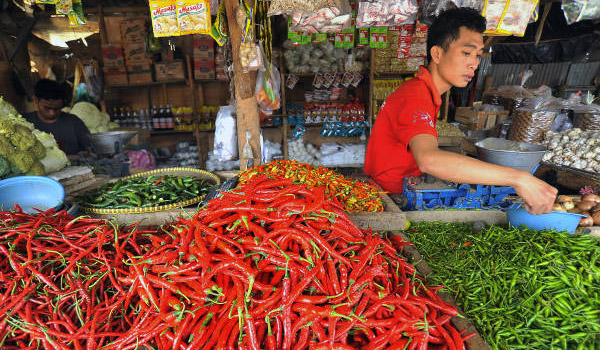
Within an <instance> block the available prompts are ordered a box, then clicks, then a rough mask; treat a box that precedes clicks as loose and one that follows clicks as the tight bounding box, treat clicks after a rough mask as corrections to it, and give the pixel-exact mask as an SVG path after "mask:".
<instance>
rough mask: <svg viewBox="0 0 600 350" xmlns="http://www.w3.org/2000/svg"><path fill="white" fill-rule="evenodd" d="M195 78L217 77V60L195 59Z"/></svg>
mask: <svg viewBox="0 0 600 350" xmlns="http://www.w3.org/2000/svg"><path fill="white" fill-rule="evenodd" d="M194 78H195V79H215V61H213V60H208V59H205V60H194Z"/></svg>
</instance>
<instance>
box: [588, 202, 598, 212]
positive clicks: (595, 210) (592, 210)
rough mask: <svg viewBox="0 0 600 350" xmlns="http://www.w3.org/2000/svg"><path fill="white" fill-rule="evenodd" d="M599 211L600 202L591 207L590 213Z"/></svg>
mask: <svg viewBox="0 0 600 350" xmlns="http://www.w3.org/2000/svg"><path fill="white" fill-rule="evenodd" d="M597 211H600V204H596V206H594V207H593V208H592V209H590V213H595V212H597Z"/></svg>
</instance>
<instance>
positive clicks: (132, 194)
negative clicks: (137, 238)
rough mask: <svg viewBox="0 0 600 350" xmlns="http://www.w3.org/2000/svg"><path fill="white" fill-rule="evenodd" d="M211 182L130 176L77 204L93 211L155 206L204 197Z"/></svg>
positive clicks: (194, 178)
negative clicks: (95, 209)
mask: <svg viewBox="0 0 600 350" xmlns="http://www.w3.org/2000/svg"><path fill="white" fill-rule="evenodd" d="M212 186H214V185H213V184H212V183H210V182H208V181H206V180H203V179H200V178H197V177H189V176H177V175H153V176H148V177H130V178H124V179H119V180H117V181H116V182H114V183H107V184H104V185H103V186H102V187H100V188H97V189H95V190H93V191H90V192H87V193H85V194H83V195H82V196H81V197H80V198H79V199H78V201H79V203H80V204H81V205H83V206H86V207H92V208H113V209H121V208H139V207H154V206H158V205H166V204H172V203H177V202H182V201H186V200H189V199H193V198H196V197H203V196H205V195H206V194H207V193H208V191H209V189H210V188H211V187H212Z"/></svg>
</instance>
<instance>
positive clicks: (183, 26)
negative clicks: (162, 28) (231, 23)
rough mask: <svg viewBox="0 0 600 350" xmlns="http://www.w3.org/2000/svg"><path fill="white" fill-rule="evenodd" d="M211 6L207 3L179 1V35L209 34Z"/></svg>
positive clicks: (189, 0)
mask: <svg viewBox="0 0 600 350" xmlns="http://www.w3.org/2000/svg"><path fill="white" fill-rule="evenodd" d="M209 11H210V6H209V4H208V2H207V1H206V2H205V1H198V0H180V1H177V23H178V24H179V34H180V35H186V34H208V33H209V28H210V12H209Z"/></svg>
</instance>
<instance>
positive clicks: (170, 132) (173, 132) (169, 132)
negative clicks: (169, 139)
mask: <svg viewBox="0 0 600 350" xmlns="http://www.w3.org/2000/svg"><path fill="white" fill-rule="evenodd" d="M192 133H194V132H193V131H191V130H155V131H152V132H151V133H150V135H177V134H192Z"/></svg>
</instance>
